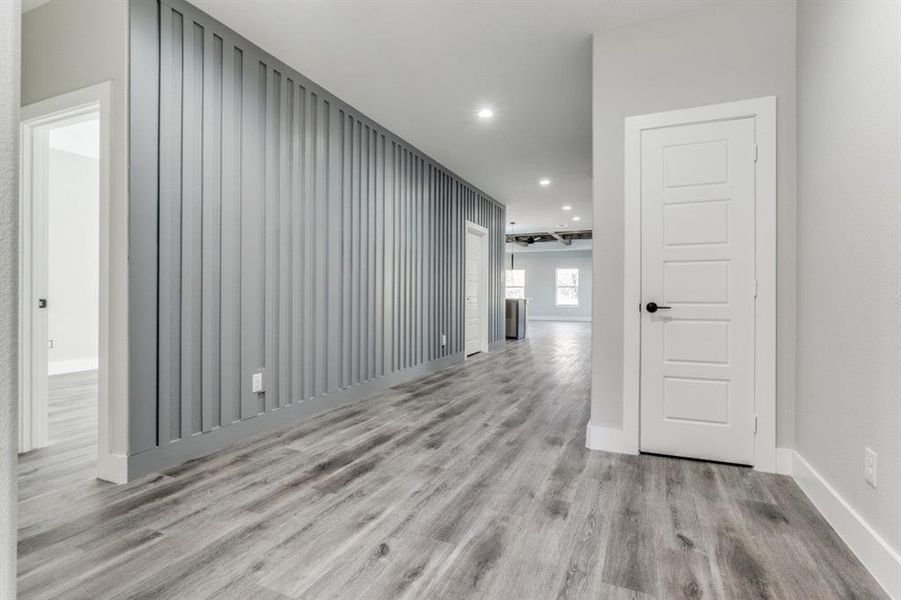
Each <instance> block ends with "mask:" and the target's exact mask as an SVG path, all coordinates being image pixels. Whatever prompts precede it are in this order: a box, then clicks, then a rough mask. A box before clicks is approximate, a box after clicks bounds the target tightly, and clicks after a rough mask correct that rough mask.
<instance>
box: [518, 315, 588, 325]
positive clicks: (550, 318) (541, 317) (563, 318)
mask: <svg viewBox="0 0 901 600" xmlns="http://www.w3.org/2000/svg"><path fill="white" fill-rule="evenodd" d="M527 320H529V321H578V322H580V323H581V322H587V323H590V322H591V317H574V316H569V317H568V316H559V317H555V316H552V315H534V316H533V315H529V316H528V317H527Z"/></svg>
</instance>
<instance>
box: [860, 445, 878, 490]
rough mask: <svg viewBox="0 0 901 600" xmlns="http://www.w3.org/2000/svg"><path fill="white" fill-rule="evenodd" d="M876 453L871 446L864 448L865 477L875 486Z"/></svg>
mask: <svg viewBox="0 0 901 600" xmlns="http://www.w3.org/2000/svg"><path fill="white" fill-rule="evenodd" d="M876 458H877V457H876V453H875V452H873V451H872V450H870V449H869V448H864V454H863V477H864V479H866V480H867V483H869V484H870V485H871V486H873V487H874V488H875V487H876Z"/></svg>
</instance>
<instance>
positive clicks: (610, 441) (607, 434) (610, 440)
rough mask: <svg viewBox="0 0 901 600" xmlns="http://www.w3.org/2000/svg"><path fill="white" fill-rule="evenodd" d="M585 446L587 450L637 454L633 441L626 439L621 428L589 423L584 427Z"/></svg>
mask: <svg viewBox="0 0 901 600" xmlns="http://www.w3.org/2000/svg"><path fill="white" fill-rule="evenodd" d="M585 447H586V448H588V449H589V450H603V451H604V452H616V453H618V454H638V448H636V447H635V444H634V443H631V442H629V441H627V440H626V436H625V434H624V433H623V430H622V429H614V428H612V427H601V426H600V425H592V424H591V423H589V424H588V425H587V426H586V428H585Z"/></svg>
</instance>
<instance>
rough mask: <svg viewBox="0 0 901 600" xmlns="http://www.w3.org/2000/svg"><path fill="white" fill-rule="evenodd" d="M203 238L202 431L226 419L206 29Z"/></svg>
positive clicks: (207, 35)
mask: <svg viewBox="0 0 901 600" xmlns="http://www.w3.org/2000/svg"><path fill="white" fill-rule="evenodd" d="M203 48H204V54H203V62H204V69H203V99H202V107H203V143H202V148H203V167H202V170H203V172H202V182H203V183H202V196H203V199H202V205H203V212H202V220H203V226H202V234H201V238H202V239H201V242H202V244H203V246H202V254H201V261H202V266H201V277H200V279H201V296H202V306H201V318H202V339H201V348H202V357H201V364H202V370H201V390H202V394H203V407H202V411H201V415H202V422H201V429H202V431H204V432H206V431H210V430H211V429H212V428H213V427H218V426H219V425H220V423H221V420H222V417H221V410H222V407H221V403H220V398H221V394H220V383H221V382H220V378H219V373H220V370H221V363H220V356H221V355H220V353H221V339H220V338H221V331H222V322H221V317H220V314H221V278H222V264H221V262H220V259H221V247H222V241H221V240H222V168H221V166H222V103H223V98H222V81H223V80H222V74H223V73H222V67H223V64H222V38H220V37H219V36H217V35H214V34H213V33H212V32H211V31H209V30H207V31H205V32H204V41H203Z"/></svg>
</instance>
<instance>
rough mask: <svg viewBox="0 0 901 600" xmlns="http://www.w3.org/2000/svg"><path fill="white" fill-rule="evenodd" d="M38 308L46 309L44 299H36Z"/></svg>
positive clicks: (45, 300)
mask: <svg viewBox="0 0 901 600" xmlns="http://www.w3.org/2000/svg"><path fill="white" fill-rule="evenodd" d="M38 308H47V299H46V298H38Z"/></svg>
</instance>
